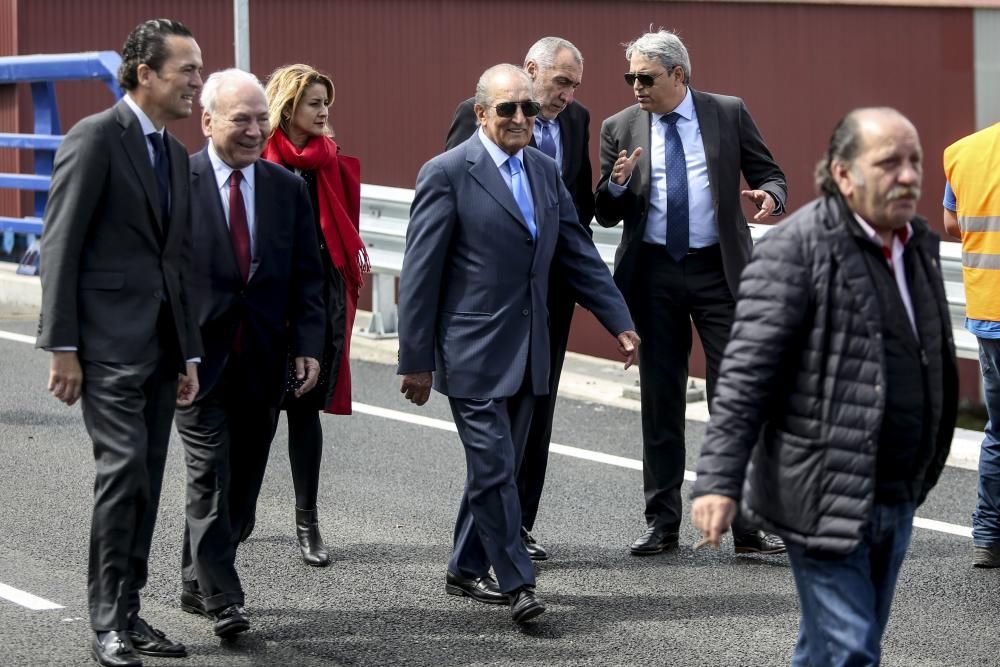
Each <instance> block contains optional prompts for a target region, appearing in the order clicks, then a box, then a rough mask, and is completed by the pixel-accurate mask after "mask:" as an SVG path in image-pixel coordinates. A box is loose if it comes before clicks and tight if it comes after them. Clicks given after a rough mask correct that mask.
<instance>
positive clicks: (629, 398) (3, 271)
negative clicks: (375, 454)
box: [0, 262, 983, 470]
mask: <svg viewBox="0 0 1000 667" xmlns="http://www.w3.org/2000/svg"><path fill="white" fill-rule="evenodd" d="M16 268H17V267H16V265H14V264H12V263H9V262H0V318H8V319H9V318H14V317H16V318H18V319H22V318H25V317H33V316H34V314H35V313H37V312H38V309H39V308H40V307H41V303H42V290H41V286H40V285H39V282H38V278H33V277H30V276H19V275H16V274H15V269H16ZM370 318H371V313H368V312H365V311H358V315H357V321H356V322H355V331H356V332H358V333H355V335H354V337H353V338H352V342H351V358H352V359H359V360H362V361H370V362H373V363H378V364H386V365H390V366H395V364H396V354H397V351H398V349H399V344H398V341H397V340H396V339H395V338H382V339H377V338H369V337H368V336H366V335H364V334H362V333H360V332H362V331H364V330H365V329H367V328H368V321H369V320H370ZM622 365H623V364H622V362H618V361H610V360H607V359H600V358H598V357H589V356H586V355H583V354H577V353H575V352H568V353H567V354H566V362H565V363H564V365H563V372H562V377H561V379H560V381H559V395H560V396H562V397H563V398H571V399H575V400H580V401H590V402H593V403H600V404H602V405H610V406H613V407H616V408H621V409H623V410H631V411H633V412H635V413H636V417H635V418H636V419H638V418H639V415H638V412H639V391H638V389H639V369H638V368H637V367H633V368H630V369H628V370H627V371H624V370H622ZM692 381H693V383H694V385H695V388H696V389H700V390H701V395H704V384H705V383H704V380H701V379H698V378H693V379H692ZM687 418H688V419H689V420H691V421H699V422H707V421H708V403H707V402H706V401H704V400H698V401H691V402H688V404H687ZM982 439H983V435H982V433H979V432H977V431H970V430H967V429H956V430H955V436H954V439H953V440H952V444H951V454H950V456H949V457H948V465H950V466H954V467H957V468H966V469H968V470H977V469H978V467H979V450H980V443H981V442H982Z"/></svg>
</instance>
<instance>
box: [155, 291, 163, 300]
mask: <svg viewBox="0 0 1000 667" xmlns="http://www.w3.org/2000/svg"><path fill="white" fill-rule="evenodd" d="M153 298H154V299H156V300H157V301H159V300H160V299H162V298H163V292H161V291H160V290H153Z"/></svg>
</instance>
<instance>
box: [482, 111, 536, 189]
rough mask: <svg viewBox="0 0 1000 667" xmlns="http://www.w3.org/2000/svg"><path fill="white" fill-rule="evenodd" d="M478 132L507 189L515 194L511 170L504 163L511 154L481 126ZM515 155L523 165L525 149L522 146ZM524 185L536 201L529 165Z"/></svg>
mask: <svg viewBox="0 0 1000 667" xmlns="http://www.w3.org/2000/svg"><path fill="white" fill-rule="evenodd" d="M477 134H478V135H479V140H480V141H481V142H483V146H485V147H486V152H487V153H489V154H490V157H491V158H493V162H494V163H495V164H496V166H497V171H499V172H500V176H501V177H503V182H504V183H506V184H507V189H508V190H510V192H511V195H513V194H514V186H513V185H512V184H511V179H510V172H509V171H507V168H506V167H504V164H505V163H506V162H507V158H509V157H510V154H509V153H507V152H506V151H504V149H502V148H500V147H499V146H497V145H496V144H495V143H493V140H492V139H490V138H489V137H487V136H486V133H485V132H483V128H482V127H480V128H479V132H478V133H477ZM514 157H516V158H517V159H518V160H520V161H521V164H522V165H523V164H524V149H523V148H522V149H521V150H519V151H518V152H517V153H515V154H514ZM524 186H525V188H526V189H527V190H528V196H529V198H530V199H529V200H530V201H535V197H534V195H532V193H531V178H530V177H529V176H528V168H527V167H524Z"/></svg>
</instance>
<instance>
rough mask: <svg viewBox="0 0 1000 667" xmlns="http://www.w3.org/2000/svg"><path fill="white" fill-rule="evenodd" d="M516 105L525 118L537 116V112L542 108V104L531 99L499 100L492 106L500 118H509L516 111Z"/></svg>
mask: <svg viewBox="0 0 1000 667" xmlns="http://www.w3.org/2000/svg"><path fill="white" fill-rule="evenodd" d="M518 106H520V107H521V113H523V114H524V116H525V117H526V118H532V117H534V116H537V115H538V112H539V111H541V110H542V105H541V104H539V103H538V102H535V101H532V100H524V101H523V102H501V103H500V104H498V105H496V106H495V107H493V108H494V109H496V112H497V115H498V116H500V117H501V118H510V117H512V116H513V115H514V114H516V113H517V107H518Z"/></svg>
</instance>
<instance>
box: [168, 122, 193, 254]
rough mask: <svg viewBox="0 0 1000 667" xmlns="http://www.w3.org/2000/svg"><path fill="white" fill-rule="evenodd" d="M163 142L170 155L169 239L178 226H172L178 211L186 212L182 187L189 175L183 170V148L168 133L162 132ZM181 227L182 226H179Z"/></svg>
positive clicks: (187, 180)
mask: <svg viewBox="0 0 1000 667" xmlns="http://www.w3.org/2000/svg"><path fill="white" fill-rule="evenodd" d="M163 138H164V140H165V143H166V146H167V152H168V154H169V155H170V221H169V222H170V223H171V224H168V225H167V237H168V238H170V237H171V236H173V235H174V234H175V228H176V227H177V226H178V225H175V224H173V223H174V222H175V221H177V213H178V211H185V210H187V201H186V199H185V198H184V196H183V194H184V192H185V188H184V187H183V185H185V184H186V183H188V182H189V181H190V180H191V175H190V174H189V173H188V171H187V170H185V169H184V147H183V146H181V145H180V143H178V142H177V141H176V140H174V138H173V136H171V135H170V134H169V133H168V132H164V137H163ZM181 226H182V227H183V225H181Z"/></svg>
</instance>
